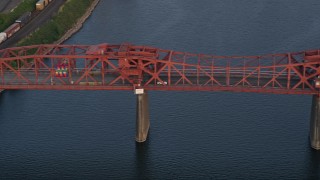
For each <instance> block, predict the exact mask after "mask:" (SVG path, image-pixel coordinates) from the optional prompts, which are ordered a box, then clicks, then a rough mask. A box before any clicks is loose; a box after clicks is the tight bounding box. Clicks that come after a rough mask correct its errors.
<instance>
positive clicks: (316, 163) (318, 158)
mask: <svg viewBox="0 0 320 180" xmlns="http://www.w3.org/2000/svg"><path fill="white" fill-rule="evenodd" d="M307 154H308V155H309V157H308V159H306V162H308V165H307V167H306V171H307V173H306V174H308V175H309V177H306V179H320V151H319V150H315V149H313V148H311V147H310V148H309V149H308V150H307Z"/></svg>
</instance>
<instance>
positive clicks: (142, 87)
mask: <svg viewBox="0 0 320 180" xmlns="http://www.w3.org/2000/svg"><path fill="white" fill-rule="evenodd" d="M0 89H8V90H10V89H39V90H130V91H134V93H135V94H136V96H137V120H136V141H137V142H144V141H145V140H146V139H147V135H148V131H149V127H150V121H149V111H148V95H147V92H148V91H151V90H162V91H231V92H255V93H273V94H298V95H299V94H308V95H313V102H312V110H311V121H310V141H311V146H312V147H313V148H314V149H318V150H320V50H309V51H302V52H294V53H285V54H270V55H261V56H211V55H204V54H191V53H186V52H177V51H172V50H163V49H159V48H154V47H149V46H136V45H131V44H99V45H34V46H24V47H15V48H8V49H2V50H0Z"/></svg>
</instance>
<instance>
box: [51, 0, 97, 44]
mask: <svg viewBox="0 0 320 180" xmlns="http://www.w3.org/2000/svg"><path fill="white" fill-rule="evenodd" d="M99 2H100V0H94V1H93V2H92V4H91V6H90V7H89V8H88V9H87V11H86V13H84V15H83V16H82V17H81V18H79V19H78V20H77V23H76V24H75V25H74V26H73V27H72V28H71V29H69V30H68V31H67V32H66V33H65V34H64V35H63V36H62V37H61V38H60V39H59V40H57V41H56V42H54V43H53V44H61V43H63V42H64V41H66V40H68V39H69V38H71V37H72V36H73V34H75V33H76V32H78V31H79V30H80V29H81V28H82V26H83V24H84V23H85V21H86V20H87V19H88V18H89V17H90V16H91V14H92V12H93V10H94V9H95V8H96V6H97V5H98V3H99Z"/></svg>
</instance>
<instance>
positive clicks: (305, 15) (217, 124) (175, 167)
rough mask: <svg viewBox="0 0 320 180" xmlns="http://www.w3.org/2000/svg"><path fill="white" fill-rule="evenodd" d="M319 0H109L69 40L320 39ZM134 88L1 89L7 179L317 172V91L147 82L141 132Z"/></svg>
mask: <svg viewBox="0 0 320 180" xmlns="http://www.w3.org/2000/svg"><path fill="white" fill-rule="evenodd" d="M319 9H320V1H318V0H306V1H297V2H294V3H293V2H292V1H290V0H260V1H252V0H242V1H241V2H240V1H237V0H224V1H219V0H201V1H195V0H162V1H147V0H136V1H132V0H131V1H129V0H121V1H119V0H102V1H101V2H100V3H99V5H98V6H97V8H96V10H95V11H94V12H93V14H92V16H91V17H90V18H89V19H88V20H87V22H86V23H85V24H84V26H83V28H82V29H81V30H80V31H79V32H78V33H77V34H75V35H74V36H73V37H72V38H70V39H69V40H68V41H67V42H65V43H66V44H98V43H116V44H118V43H122V42H130V43H133V44H137V45H150V46H155V47H159V48H162V49H172V50H176V51H187V52H191V53H203V54H214V55H260V54H269V53H286V52H294V51H301V50H306V49H317V48H319V40H318V36H319V32H320V23H319V21H320V18H319V17H320V16H319ZM135 101H136V97H135V95H134V94H133V92H131V91H130V92H128V91H5V92H4V93H3V94H1V97H0V106H1V108H0V144H1V146H0V179H319V178H320V152H317V151H315V150H313V149H311V148H310V145H309V139H308V133H309V119H310V112H311V97H310V96H306V95H274V94H256V93H230V92H166V91H152V92H149V104H150V120H151V128H150V134H149V139H148V141H147V142H146V143H144V144H136V143H135V141H134V139H135V103H136V102H135Z"/></svg>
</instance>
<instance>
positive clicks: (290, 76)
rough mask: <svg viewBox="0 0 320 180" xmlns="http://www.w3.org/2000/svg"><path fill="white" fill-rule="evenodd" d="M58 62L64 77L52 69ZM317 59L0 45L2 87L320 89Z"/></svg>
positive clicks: (312, 54) (315, 53) (315, 55)
mask: <svg viewBox="0 0 320 180" xmlns="http://www.w3.org/2000/svg"><path fill="white" fill-rule="evenodd" d="M61 65H63V67H64V68H65V69H66V70H65V71H67V72H65V73H66V74H67V76H66V77H63V76H57V75H56V72H57V68H58V67H59V66H60V67H61ZM319 65H320V50H310V51H303V52H295V53H286V54H272V55H262V56H211V55H204V54H191V53H185V52H176V51H171V50H162V49H158V48H154V47H148V46H136V45H131V44H121V45H113V44H100V45H34V46H25V47H15V48H8V49H3V50H0V89H43V90H62V89H63V90H134V89H135V88H143V89H145V90H165V91H172V90H176V91H232V92H257V93H274V94H317V95H319V88H318V87H320V86H316V84H317V82H318V81H320V67H319ZM57 73H60V71H59V72H57ZM319 83H320V82H318V84H319Z"/></svg>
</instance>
